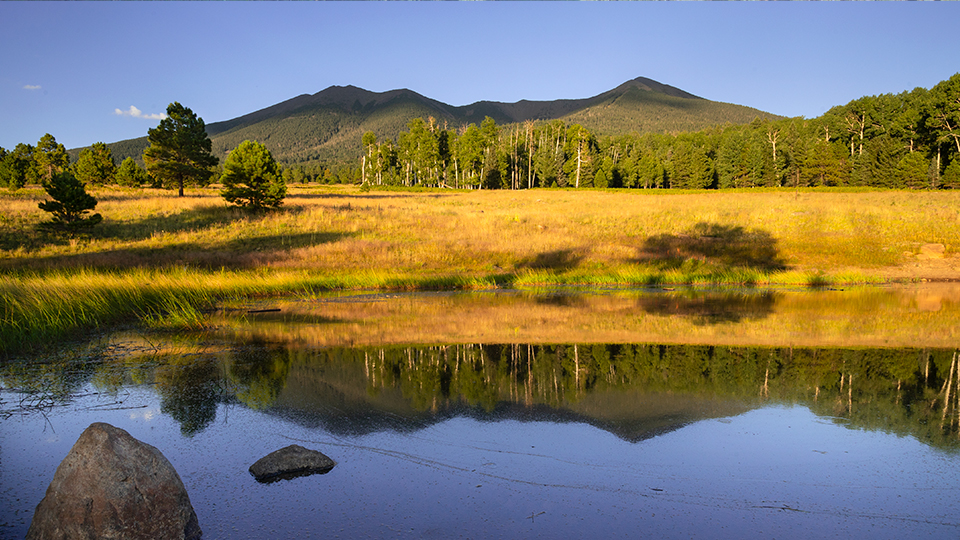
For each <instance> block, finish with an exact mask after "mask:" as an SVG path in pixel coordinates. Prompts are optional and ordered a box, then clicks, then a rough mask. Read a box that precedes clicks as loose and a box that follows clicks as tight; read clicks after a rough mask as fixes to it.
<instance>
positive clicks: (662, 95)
mask: <svg viewBox="0 0 960 540" xmlns="http://www.w3.org/2000/svg"><path fill="white" fill-rule="evenodd" d="M488 116H489V117H490V118H493V119H494V120H495V121H496V122H497V124H500V125H504V124H511V123H518V122H524V121H527V120H554V119H563V120H564V121H565V122H567V123H580V124H582V125H583V126H584V127H587V128H588V129H590V130H591V131H595V132H596V133H598V134H609V135H616V134H627V133H641V134H642V133H676V132H680V131H695V130H699V129H703V128H706V127H709V126H713V125H719V124H726V123H732V124H742V123H745V122H750V121H751V120H753V119H755V118H761V119H773V118H776V116H774V115H772V114H769V113H765V112H763V111H759V110H757V109H752V108H749V107H743V106H740V105H731V104H727V103H718V102H713V101H709V100H706V99H703V98H700V97H697V96H694V95H693V94H690V93H687V92H684V91H683V90H680V89H678V88H674V87H672V86H668V85H665V84H661V83H658V82H656V81H653V80H651V79H646V78H643V77H640V78H637V79H633V80H631V81H627V82H625V83H624V84H622V85H620V86H618V87H617V88H614V89H612V90H609V91H607V92H604V93H602V94H599V95H597V96H594V97H591V98H585V99H568V100H555V101H527V100H522V101H518V102H516V103H500V102H495V101H479V102H476V103H472V104H470V105H465V106H461V107H454V106H451V105H447V104H445V103H441V102H439V101H436V100H433V99H430V98H427V97H424V96H422V95H420V94H418V93H416V92H414V91H411V90H406V89H401V90H390V91H388V92H371V91H368V90H364V89H362V88H357V87H355V86H331V87H329V88H327V89H325V90H323V91H321V92H318V93H316V94H312V95H309V94H304V95H300V96H297V97H294V98H292V99H289V100H287V101H284V102H281V103H278V104H276V105H273V106H270V107H267V108H264V109H261V110H259V111H255V112H252V113H250V114H247V115H244V116H240V117H237V118H234V119H231V120H226V121H223V122H213V123H209V124H207V133H208V134H209V135H210V139H211V141H212V142H213V153H214V155H216V156H218V157H221V158H222V157H223V156H224V155H225V154H226V153H227V152H228V151H229V150H230V149H232V148H235V147H236V146H237V145H238V144H240V143H241V142H242V141H244V140H247V139H250V140H257V141H260V142H262V143H264V144H265V145H266V146H267V148H269V149H270V151H271V152H272V153H273V154H274V156H275V157H276V158H277V159H278V160H279V161H282V162H284V163H287V164H293V163H305V162H315V161H326V162H331V161H333V162H336V161H347V160H355V159H358V158H359V156H360V155H361V153H362V148H361V142H360V139H361V135H362V134H363V133H365V132H367V131H371V132H373V133H374V134H376V136H377V138H378V139H395V138H396V137H397V136H398V134H399V133H400V132H401V131H402V130H404V129H405V128H406V127H407V124H408V123H409V121H410V120H411V119H413V118H419V117H422V118H428V117H433V118H435V119H436V121H437V123H438V124H439V125H441V126H444V125H446V126H447V127H448V128H450V129H458V128H461V127H464V126H466V125H467V124H470V123H475V124H480V123H481V122H482V121H483V119H484V118H486V117H488ZM109 146H110V148H111V150H112V151H113V155H114V157H115V158H116V159H117V161H118V162H119V161H122V160H123V158H125V157H127V156H131V157H134V158H135V159H138V160H139V159H140V154H142V152H143V149H144V148H146V146H147V141H146V137H141V138H137V139H131V140H126V141H119V142H116V143H113V144H110V145H109ZM78 150H79V149H78ZM78 150H77V151H78Z"/></svg>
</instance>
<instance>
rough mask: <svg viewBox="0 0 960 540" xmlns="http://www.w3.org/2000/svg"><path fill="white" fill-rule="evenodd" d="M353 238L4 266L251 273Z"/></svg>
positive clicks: (259, 240) (280, 240)
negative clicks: (287, 255) (303, 250)
mask: <svg viewBox="0 0 960 540" xmlns="http://www.w3.org/2000/svg"><path fill="white" fill-rule="evenodd" d="M350 236H352V234H351V233H338V232H326V233H298V234H281V235H267V236H253V237H244V238H240V239H231V240H224V241H222V242H219V243H214V244H196V243H180V244H172V245H170V246H166V247H164V248H159V249H158V248H144V247H132V248H129V249H115V250H109V251H99V252H95V253H77V254H70V255H50V256H42V257H29V256H21V257H18V258H16V259H9V260H6V261H3V262H2V263H0V265H2V267H8V268H17V269H21V270H23V269H31V270H38V269H53V268H58V269H59V268H100V269H117V270H119V269H132V268H168V267H173V266H184V265H189V266H194V267H199V268H208V269H214V270H215V269H219V268H229V269H249V268H257V267H260V266H263V265H264V264H266V263H269V262H271V261H274V260H278V259H281V258H283V257H284V254H285V253H286V252H288V251H290V250H293V249H299V248H304V247H310V246H317V245H322V244H328V243H331V242H336V241H338V240H341V239H343V238H348V237H350Z"/></svg>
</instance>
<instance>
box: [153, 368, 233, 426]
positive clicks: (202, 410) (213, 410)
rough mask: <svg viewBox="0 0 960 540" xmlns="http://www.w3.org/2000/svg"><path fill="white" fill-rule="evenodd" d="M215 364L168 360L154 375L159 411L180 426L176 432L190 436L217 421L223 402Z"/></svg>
mask: <svg viewBox="0 0 960 540" xmlns="http://www.w3.org/2000/svg"><path fill="white" fill-rule="evenodd" d="M220 375H221V374H220V366H219V363H218V362H217V361H215V360H211V359H197V358H193V357H190V356H186V357H184V356H180V357H174V358H172V359H171V360H170V361H169V362H168V363H164V364H163V365H161V366H158V367H157V369H156V373H155V381H156V388H157V393H158V394H159V395H160V411H161V412H164V413H166V414H169V415H170V417H171V418H173V419H174V420H176V421H177V422H179V423H180V432H181V433H183V434H184V435H187V436H193V435H195V434H197V433H200V432H201V431H203V430H204V429H205V428H206V427H207V426H208V425H210V424H211V423H212V422H213V421H214V420H215V419H216V417H217V406H218V405H219V403H220V401H221V399H222V398H223V393H222V392H221V384H220V380H221V376H220Z"/></svg>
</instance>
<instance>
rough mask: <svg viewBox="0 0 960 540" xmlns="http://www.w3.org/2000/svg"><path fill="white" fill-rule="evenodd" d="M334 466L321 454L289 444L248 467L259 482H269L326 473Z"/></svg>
mask: <svg viewBox="0 0 960 540" xmlns="http://www.w3.org/2000/svg"><path fill="white" fill-rule="evenodd" d="M336 464H337V462H335V461H334V460H332V459H330V458H329V457H327V456H325V455H323V454H322V453H321V452H318V451H316V450H308V449H306V448H304V447H302V446H300V445H296V444H291V445H290V446H288V447H286V448H281V449H280V450H277V451H276V452H271V453H270V454H267V455H265V456H263V457H262V458H260V459H258V460H257V462H256V463H254V464H253V465H251V466H250V474H252V475H253V476H254V477H255V478H256V479H257V480H259V481H260V482H271V481H274V480H279V479H285V478H294V477H298V476H307V475H310V474H315V473H320V474H323V473H327V472H330V469H332V468H333V467H334V466H335V465H336Z"/></svg>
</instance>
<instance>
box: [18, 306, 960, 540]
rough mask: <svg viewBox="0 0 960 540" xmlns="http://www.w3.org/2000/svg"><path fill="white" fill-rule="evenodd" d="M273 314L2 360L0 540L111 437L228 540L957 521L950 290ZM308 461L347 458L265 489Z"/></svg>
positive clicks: (848, 530) (911, 531)
mask: <svg viewBox="0 0 960 540" xmlns="http://www.w3.org/2000/svg"><path fill="white" fill-rule="evenodd" d="M925 291H926V292H925ZM271 302H273V301H271ZM277 303H279V308H280V310H281V311H279V312H276V311H274V312H270V313H261V314H249V313H247V311H250V310H251V309H253V308H257V307H260V306H250V307H247V306H244V307H243V308H235V307H234V308H232V309H235V310H236V311H229V310H224V313H222V314H218V315H217V316H216V317H215V318H212V319H211V328H210V329H209V331H208V332H207V333H205V334H198V335H183V336H173V335H165V336H162V337H157V336H155V335H151V336H150V338H149V341H148V340H147V339H144V338H143V337H142V336H141V335H140V334H130V335H116V336H112V337H110V338H107V339H104V340H103V341H97V342H93V343H91V344H89V345H88V346H85V347H69V349H70V352H69V353H63V354H62V355H61V356H59V357H57V358H52V359H46V360H44V361H39V360H38V359H35V358H31V359H30V361H29V362H25V361H21V362H5V363H0V424H2V425H0V427H2V429H0V450H2V452H3V459H2V460H0V486H2V489H0V537H7V536H10V537H19V538H22V537H23V536H24V535H25V534H26V528H27V526H28V525H29V519H30V517H31V516H32V513H31V512H32V509H33V508H34V507H35V505H36V503H37V502H38V501H39V500H40V498H42V496H43V490H44V489H45V488H46V482H48V481H49V478H50V477H52V474H53V471H54V470H55V469H56V466H57V464H58V463H59V461H60V460H61V459H62V457H63V455H64V454H65V453H66V451H67V450H68V449H69V446H70V445H71V444H72V443H73V442H74V441H75V440H76V438H77V437H78V436H79V431H80V430H81V429H82V427H83V426H86V425H88V424H89V423H90V422H93V421H109V422H111V423H115V424H116V425H118V426H119V427H124V428H125V429H127V430H128V431H131V433H132V434H133V433H134V432H136V436H139V437H142V438H143V439H144V440H145V442H148V443H150V444H154V445H155V446H157V447H158V448H162V450H163V451H164V453H165V454H166V455H168V456H170V457H171V461H173V462H175V466H176V467H177V468H178V471H180V472H181V474H182V476H183V479H184V482H185V483H186V484H188V485H189V489H190V495H191V500H192V501H193V502H194V504H195V506H196V507H197V510H198V514H201V516H202V517H201V518H200V519H201V526H202V527H203V528H204V531H205V533H207V534H209V535H210V536H211V537H213V538H241V537H249V538H266V537H291V538H292V537H309V536H320V535H323V536H330V535H336V534H337V533H338V532H339V534H340V535H341V536H344V537H385V536H391V537H393V536H399V537H406V538H419V537H431V536H432V537H456V536H483V537H496V536H501V537H517V538H519V537H544V538H547V537H549V538H559V537H596V536H600V537H613V536H630V537H634V536H636V532H637V531H639V530H643V531H645V532H649V534H650V535H655V536H661V535H662V536H665V537H677V536H684V537H691V536H702V537H707V538H717V537H722V536H724V535H726V537H730V538H743V537H754V536H760V537H768V536H777V537H784V536H785V537H808V536H828V535H830V536H838V537H840V536H870V537H885V538H903V537H912V536H931V537H951V538H952V537H956V531H957V529H958V528H960V523H958V522H957V520H956V517H955V516H957V515H960V514H958V512H957V503H956V500H955V497H953V496H952V494H953V493H955V492H956V488H957V485H958V482H960V476H958V473H956V471H957V467H956V463H957V457H958V456H960V354H958V351H957V346H958V345H960V333H958V332H960V330H958V329H960V316H958V314H960V292H958V290H957V289H956V288H954V289H951V290H948V291H947V292H946V293H941V292H938V291H934V292H933V293H930V292H929V290H920V291H919V293H918V294H914V293H910V292H907V293H904V292H903V291H899V290H885V289H871V290H865V291H853V292H851V291H817V292H812V293H811V292H808V293H802V294H796V293H794V292H790V291H776V292H764V291H703V290H693V289H682V290H677V291H662V290H657V291H641V292H635V291H628V292H622V291H601V292H599V293H597V294H594V295H579V294H575V291H570V290H559V291H548V292H538V293H534V294H513V293H499V292H498V293H481V294H469V295H451V294H416V295H353V296H348V297H341V298H337V297H334V298H320V299H308V300H289V299H288V300H284V301H280V302H277ZM267 307H270V308H275V307H277V306H274V305H271V306H267ZM238 313H239V314H241V316H239V317H238V316H237V314H238ZM38 411H39V412H40V413H42V414H38ZM811 411H812V412H811ZM814 413H815V414H816V415H817V416H814ZM704 419H717V420H714V421H705V422H704V421H701V420H704ZM838 426H843V427H845V428H849V429H843V428H841V427H838ZM681 427H683V429H679V428H681ZM601 430H603V431H601ZM890 433H892V434H896V435H899V437H893V436H889V435H887V434H890ZM611 434H612V435H611ZM917 441H922V443H923V444H919V443H917ZM291 442H297V443H299V444H303V445H305V446H309V447H312V448H317V449H321V450H325V449H326V450H330V451H331V452H332V453H334V454H335V455H336V459H337V460H338V462H339V463H340V465H338V467H337V469H336V470H335V471H334V472H332V473H331V474H329V475H325V476H324V477H323V478H322V479H321V480H320V482H322V483H318V482H316V481H304V480H306V479H299V480H297V481H291V482H285V483H282V484H280V485H277V484H274V485H271V486H267V487H264V486H261V485H258V484H256V482H255V481H254V480H253V479H252V478H251V477H249V475H248V474H247V472H246V471H247V468H248V467H249V465H250V464H251V463H252V462H253V461H255V460H256V459H259V458H260V457H262V456H263V455H264V454H266V453H269V452H272V451H274V450H276V449H277V448H279V447H282V446H285V445H287V444H290V443H291ZM212 456H216V459H211V457H212ZM314 480H317V479H314ZM41 484H42V485H41ZM318 493H322V494H323V495H322V496H318ZM788 511H789V512H788ZM397 531H401V533H397ZM771 531H773V532H771ZM820 533H822V534H820Z"/></svg>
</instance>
